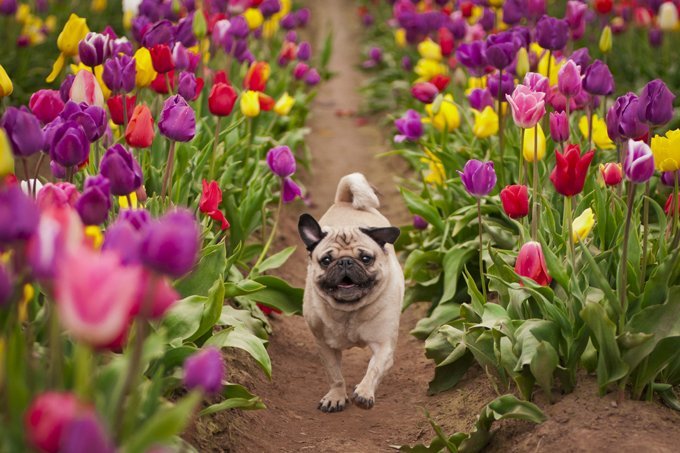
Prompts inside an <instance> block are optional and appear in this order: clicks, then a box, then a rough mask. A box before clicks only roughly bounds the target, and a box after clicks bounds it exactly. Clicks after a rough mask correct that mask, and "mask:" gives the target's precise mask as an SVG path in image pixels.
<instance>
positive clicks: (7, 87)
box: [0, 64, 14, 99]
mask: <svg viewBox="0 0 680 453" xmlns="http://www.w3.org/2000/svg"><path fill="white" fill-rule="evenodd" d="M12 91H14V85H13V84H12V79H10V78H9V76H8V75H7V72H6V71H5V68H3V67H2V65H1V64H0V99H2V98H4V97H7V96H9V95H10V94H12Z"/></svg>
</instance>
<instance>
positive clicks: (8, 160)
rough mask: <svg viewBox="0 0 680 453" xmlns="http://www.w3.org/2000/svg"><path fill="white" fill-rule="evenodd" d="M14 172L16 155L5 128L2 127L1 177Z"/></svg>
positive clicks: (0, 144)
mask: <svg viewBox="0 0 680 453" xmlns="http://www.w3.org/2000/svg"><path fill="white" fill-rule="evenodd" d="M10 173H14V157H13V156H12V147H11V145H10V144H9V138H7V133H6V132H5V130H4V129H3V128H1V127H0V178H4V177H5V176H7V175H9V174H10Z"/></svg>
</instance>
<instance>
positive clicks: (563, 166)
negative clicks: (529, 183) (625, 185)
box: [550, 144, 653, 197]
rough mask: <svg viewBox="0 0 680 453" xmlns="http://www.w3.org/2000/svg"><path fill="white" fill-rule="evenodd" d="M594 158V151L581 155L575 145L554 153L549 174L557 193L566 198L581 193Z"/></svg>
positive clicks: (579, 149)
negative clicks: (551, 169)
mask: <svg viewBox="0 0 680 453" xmlns="http://www.w3.org/2000/svg"><path fill="white" fill-rule="evenodd" d="M594 156H595V151H588V152H587V153H585V154H583V155H581V148H580V147H579V146H578V145H576V144H571V145H569V146H567V149H566V151H565V152H564V154H563V153H560V152H559V151H555V168H554V169H553V171H552V173H550V181H551V182H552V183H553V185H554V186H555V190H556V191H557V193H559V194H561V195H564V196H566V197H570V196H573V195H578V194H579V193H581V191H582V190H583V185H584V184H585V180H586V175H587V174H588V167H589V166H590V162H591V161H592V160H593V157H594ZM652 170H653V168H652Z"/></svg>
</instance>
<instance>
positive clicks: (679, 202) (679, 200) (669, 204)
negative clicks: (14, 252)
mask: <svg viewBox="0 0 680 453" xmlns="http://www.w3.org/2000/svg"><path fill="white" fill-rule="evenodd" d="M673 205H675V214H680V195H678V196H677V197H676V201H675V203H673V194H672V193H671V194H669V195H668V198H667V199H666V203H664V205H663V212H665V213H666V215H668V216H670V215H674V213H673ZM0 298H1V296H0ZM0 305H2V304H1V303H0Z"/></svg>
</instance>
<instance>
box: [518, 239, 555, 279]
mask: <svg viewBox="0 0 680 453" xmlns="http://www.w3.org/2000/svg"><path fill="white" fill-rule="evenodd" d="M515 273H516V274H517V275H520V276H522V277H526V278H530V279H532V280H534V281H535V282H536V283H538V284H539V285H541V286H547V285H549V284H550V282H551V281H552V277H551V276H550V274H548V267H547V266H546V264H545V256H544V255H543V250H542V248H541V244H540V243H538V242H535V241H531V242H527V243H526V244H524V245H523V246H522V248H521V249H520V251H519V254H518V255H517V261H516V262H515Z"/></svg>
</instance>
